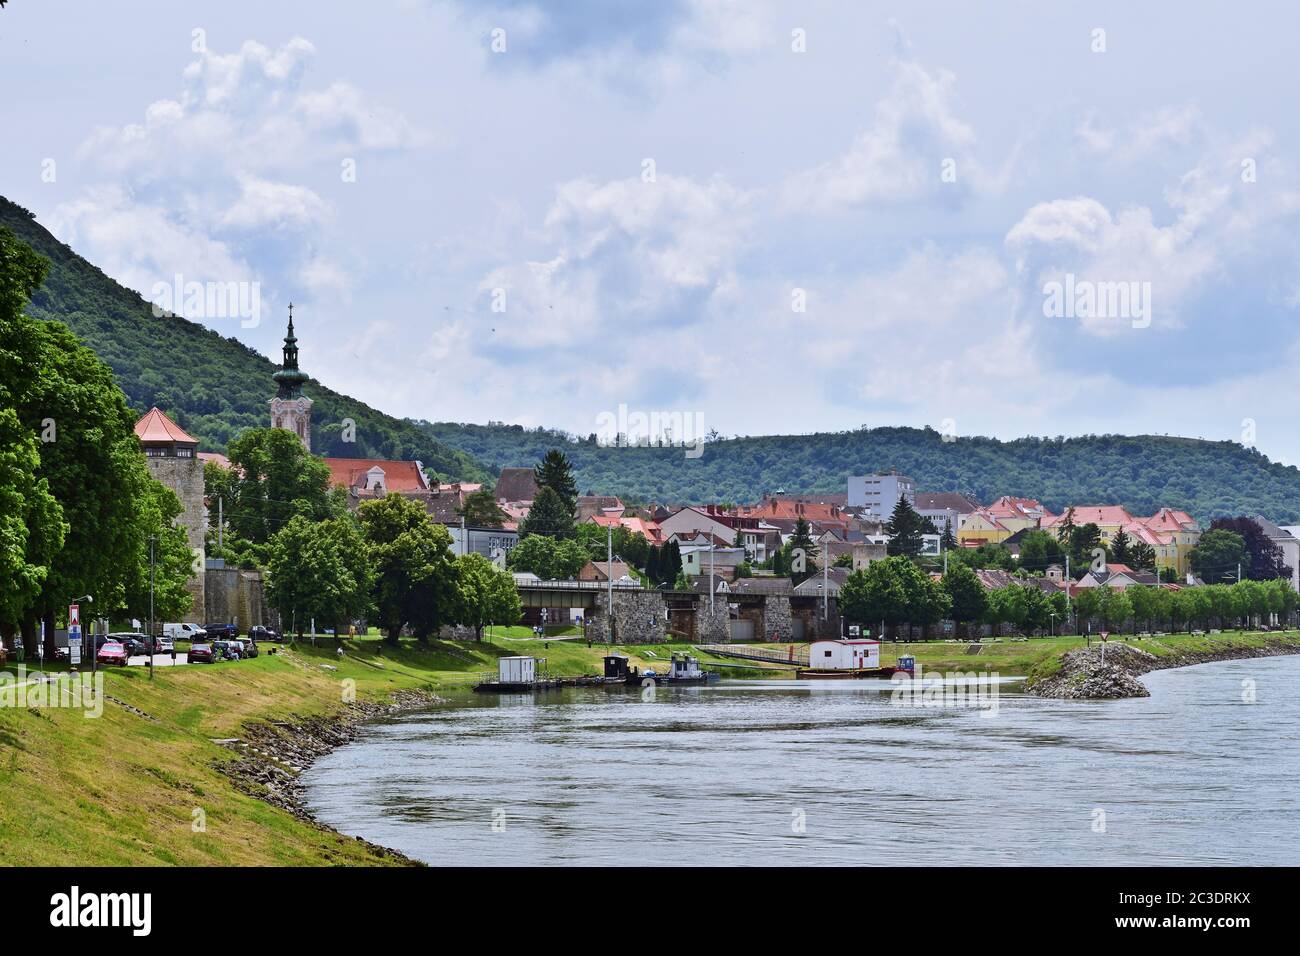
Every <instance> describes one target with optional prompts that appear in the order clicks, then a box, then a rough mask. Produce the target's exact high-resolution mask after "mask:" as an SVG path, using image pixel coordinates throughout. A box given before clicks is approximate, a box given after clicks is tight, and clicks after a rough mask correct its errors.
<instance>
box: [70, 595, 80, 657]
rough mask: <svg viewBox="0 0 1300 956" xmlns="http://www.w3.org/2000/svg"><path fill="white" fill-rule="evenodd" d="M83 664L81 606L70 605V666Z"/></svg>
mask: <svg viewBox="0 0 1300 956" xmlns="http://www.w3.org/2000/svg"><path fill="white" fill-rule="evenodd" d="M80 663H81V605H79V604H69V605H68V665H69V666H71V667H76V666H77V665H78V664H80Z"/></svg>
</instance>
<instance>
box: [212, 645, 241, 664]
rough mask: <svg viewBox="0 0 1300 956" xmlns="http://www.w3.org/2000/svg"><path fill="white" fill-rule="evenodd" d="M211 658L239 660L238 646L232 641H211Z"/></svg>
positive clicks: (216, 659) (215, 659)
mask: <svg viewBox="0 0 1300 956" xmlns="http://www.w3.org/2000/svg"><path fill="white" fill-rule="evenodd" d="M212 659H213V660H214V661H237V660H239V648H238V647H237V646H236V645H235V642H234V641H213V642H212Z"/></svg>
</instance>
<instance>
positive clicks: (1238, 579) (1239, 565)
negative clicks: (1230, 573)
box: [1237, 561, 1241, 584]
mask: <svg viewBox="0 0 1300 956" xmlns="http://www.w3.org/2000/svg"><path fill="white" fill-rule="evenodd" d="M1237 583H1238V584H1240V583H1241V562H1240V561H1238V562H1237Z"/></svg>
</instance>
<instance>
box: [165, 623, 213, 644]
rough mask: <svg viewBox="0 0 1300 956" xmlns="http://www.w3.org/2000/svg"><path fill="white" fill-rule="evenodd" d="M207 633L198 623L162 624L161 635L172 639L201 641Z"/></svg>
mask: <svg viewBox="0 0 1300 956" xmlns="http://www.w3.org/2000/svg"><path fill="white" fill-rule="evenodd" d="M206 635H207V632H206V631H205V630H203V628H202V627H200V626H199V625H198V624H164V625H163V637H169V638H171V639H172V640H173V641H201V640H203V638H204V637H205V636H206Z"/></svg>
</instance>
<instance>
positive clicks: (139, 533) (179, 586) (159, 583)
mask: <svg viewBox="0 0 1300 956" xmlns="http://www.w3.org/2000/svg"><path fill="white" fill-rule="evenodd" d="M146 479H148V476H147V475H144V476H141V481H140V490H139V492H138V493H137V498H136V503H137V505H138V511H137V520H136V521H135V522H134V523H133V527H132V529H131V536H132V539H133V540H134V547H135V551H136V555H135V560H134V561H132V562H131V568H132V570H133V571H134V574H133V576H132V577H131V578H129V579H128V580H127V582H126V605H125V609H124V610H125V612H126V614H127V615H129V616H131V617H134V618H138V619H139V620H141V621H143V620H147V619H148V617H149V580H150V574H149V572H150V560H149V559H150V554H151V552H152V556H153V616H154V621H155V622H158V621H177V620H180V618H181V615H182V614H184V613H185V612H186V611H188V610H190V608H191V605H192V604H193V603H194V598H193V596H192V595H191V594H190V592H189V591H188V590H187V588H186V584H187V583H188V582H189V580H190V579H191V578H192V577H194V575H196V574H199V573H201V569H199V568H198V567H196V566H195V553H194V552H193V551H191V550H190V544H189V538H188V536H187V535H186V533H185V529H184V528H183V527H181V526H180V525H178V524H176V519H177V518H179V517H180V516H181V514H182V513H183V511H184V508H183V507H182V506H181V500H180V498H178V497H176V492H174V491H172V490H171V489H170V488H168V487H166V486H165V485H162V484H159V483H158V482H157V481H153V480H151V479H148V480H146Z"/></svg>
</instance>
